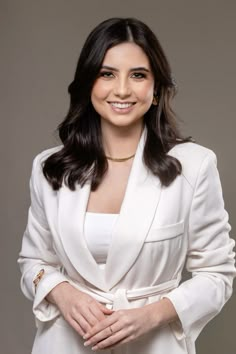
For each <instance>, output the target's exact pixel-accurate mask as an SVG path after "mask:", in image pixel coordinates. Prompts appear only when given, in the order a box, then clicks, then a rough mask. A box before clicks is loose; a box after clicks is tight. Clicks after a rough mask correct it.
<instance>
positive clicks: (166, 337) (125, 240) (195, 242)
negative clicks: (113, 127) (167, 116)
mask: <svg viewBox="0 0 236 354" xmlns="http://www.w3.org/2000/svg"><path fill="white" fill-rule="evenodd" d="M144 142H145V133H143V135H142V137H141V139H140V142H139V145H138V148H137V152H136V155H135V158H134V161H133V166H132V169H131V173H130V177H129V180H128V185H127V189H126V193H125V197H124V200H123V203H122V207H121V211H120V215H119V218H118V222H117V224H116V227H115V229H114V232H113V237H112V243H111V246H110V249H109V253H108V258H107V263H106V267H105V270H104V269H101V268H100V267H99V266H98V265H97V263H96V262H95V260H94V258H93V257H92V255H91V253H90V252H89V250H88V248H87V245H86V241H85V238H84V235H83V224H84V217H85V212H86V207H87V202H88V198H89V193H90V184H89V183H87V184H86V185H85V186H84V187H83V188H81V187H80V186H77V187H76V190H75V191H71V190H70V189H69V188H68V187H66V186H65V185H64V184H63V186H62V188H61V189H60V190H59V191H53V190H52V188H51V187H50V185H49V184H48V182H47V181H46V179H45V178H44V176H43V174H42V169H41V163H42V161H44V160H45V159H46V158H47V157H48V156H49V155H50V154H52V153H54V152H55V151H57V150H58V149H60V148H61V147H57V148H53V149H49V150H46V151H44V152H42V153H41V154H39V155H38V156H37V157H36V158H35V160H34V164H33V170H32V176H31V181H30V189H31V207H30V209H29V218H28V225H27V228H26V231H25V233H24V236H23V242H22V249H21V252H20V257H19V260H18V262H19V265H20V268H21V272H22V280H21V288H22V291H23V293H24V294H25V296H26V297H27V298H29V299H31V300H33V312H34V315H35V317H36V322H37V327H38V329H37V334H36V338H35V342H34V347H33V351H32V353H33V354H88V353H93V351H92V350H91V349H90V348H85V347H84V346H83V342H84V341H83V339H82V338H80V336H79V335H78V334H77V333H76V332H75V331H74V330H73V329H72V328H71V327H70V326H69V324H67V323H66V321H65V320H64V319H63V318H62V317H61V316H60V313H59V310H58V309H57V307H56V306H55V305H53V304H49V303H48V302H47V301H46V300H45V296H46V295H47V294H48V293H49V292H50V290H51V289H52V288H53V287H55V286H56V285H57V284H59V283H60V282H62V281H64V280H68V281H69V282H70V283H71V284H73V285H74V286H75V287H77V288H79V289H81V290H83V291H85V292H87V293H88V294H90V295H91V296H93V297H94V298H96V299H97V300H98V301H100V302H102V303H104V304H106V306H108V307H110V308H114V309H119V308H134V307H140V306H144V305H145V304H148V303H151V302H154V301H158V300H159V299H160V298H162V297H168V298H169V299H170V300H171V301H172V303H173V304H174V306H175V309H176V311H177V313H178V316H179V319H180V320H179V321H177V322H174V323H172V324H170V325H168V326H166V327H165V328H161V329H157V330H156V331H152V332H150V333H149V334H147V335H145V336H144V337H142V338H141V339H140V340H138V341H136V342H132V343H130V344H127V345H124V346H122V347H120V348H117V349H115V350H113V351H112V353H115V354H118V353H122V354H124V353H125V354H134V353H135V354H144V353H145V354H163V353H168V354H194V353H195V344H194V342H195V340H196V338H197V337H198V335H199V333H200V332H201V330H202V329H203V327H204V326H205V325H206V324H207V322H209V321H210V320H211V319H212V318H213V317H214V316H215V315H217V314H218V313H219V311H220V310H221V308H222V306H223V305H224V303H225V302H226V301H227V300H228V299H229V297H230V295H231V293H232V280H233V277H234V276H235V274H236V272H235V267H234V252H233V247H234V241H233V240H232V239H230V238H229V231H230V226H229V224H228V214H227V212H226V211H225V210H224V202H223V198H222V191H221V184H220V179H219V175H218V172H217V168H216V158H215V155H214V153H213V152H212V151H211V150H209V149H206V148H204V147H202V146H199V145H197V144H194V143H184V144H180V145H177V146H175V147H174V148H173V149H172V150H171V151H170V152H169V154H170V155H172V156H175V157H176V158H178V159H179V161H180V162H181V164H182V167H183V171H182V174H181V175H180V176H178V177H177V178H176V179H175V181H174V182H173V183H172V184H171V185H170V186H169V187H163V186H161V183H160V180H159V179H158V178H157V177H155V176H154V175H153V174H152V173H151V172H150V171H148V170H147V168H146V167H145V165H144V163H143V161H142V154H143V147H144ZM185 265H186V268H187V270H188V271H189V272H191V273H192V278H191V279H189V280H187V281H183V282H181V274H182V271H183V268H184V266H185ZM41 269H44V270H45V274H44V276H43V278H42V279H41V281H40V282H39V284H38V286H37V291H36V293H35V289H34V284H33V279H34V278H35V276H36V275H37V273H38V272H39V271H40V270H41ZM106 353H111V351H109V350H107V351H106Z"/></svg>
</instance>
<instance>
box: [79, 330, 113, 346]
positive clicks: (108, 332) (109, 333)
mask: <svg viewBox="0 0 236 354" xmlns="http://www.w3.org/2000/svg"><path fill="white" fill-rule="evenodd" d="M112 335H113V332H112V330H111V327H110V326H109V327H106V328H105V329H103V330H101V331H100V332H98V333H97V334H95V335H94V336H92V337H91V338H89V339H88V340H87V341H86V342H85V343H84V345H85V347H87V346H88V345H95V344H96V343H98V342H101V341H103V340H104V339H106V338H108V337H110V336H112ZM83 338H84V337H83Z"/></svg>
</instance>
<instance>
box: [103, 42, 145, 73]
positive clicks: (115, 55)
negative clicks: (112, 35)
mask: <svg viewBox="0 0 236 354" xmlns="http://www.w3.org/2000/svg"><path fill="white" fill-rule="evenodd" d="M103 65H110V66H112V65H114V66H116V67H119V66H132V67H139V66H146V67H148V68H150V63H149V59H148V57H147V55H146V53H145V52H144V51H143V49H142V48H141V47H140V46H138V45H137V44H135V43H130V42H125V43H121V44H118V45H116V46H114V47H112V48H110V49H108V51H107V52H106V55H105V57H104V60H103Z"/></svg>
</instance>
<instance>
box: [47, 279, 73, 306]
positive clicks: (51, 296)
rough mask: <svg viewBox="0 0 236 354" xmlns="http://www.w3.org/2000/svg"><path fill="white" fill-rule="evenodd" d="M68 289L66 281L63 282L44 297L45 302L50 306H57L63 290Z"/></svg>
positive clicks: (68, 285)
mask: <svg viewBox="0 0 236 354" xmlns="http://www.w3.org/2000/svg"><path fill="white" fill-rule="evenodd" d="M68 287H69V288H70V287H71V285H70V284H69V283H68V281H63V282H61V283H59V284H57V285H56V286H55V287H54V288H53V289H52V290H51V291H50V292H49V293H48V295H47V296H46V300H47V301H48V302H50V303H51V304H54V305H57V303H58V301H59V299H60V297H61V295H62V294H63V292H64V290H66V289H68Z"/></svg>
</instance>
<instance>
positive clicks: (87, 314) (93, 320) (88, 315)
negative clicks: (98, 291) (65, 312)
mask: <svg viewBox="0 0 236 354" xmlns="http://www.w3.org/2000/svg"><path fill="white" fill-rule="evenodd" d="M82 315H83V317H84V318H85V319H86V321H87V322H88V324H89V325H90V328H91V327H93V326H95V325H96V324H97V323H98V321H99V319H98V318H97V317H96V316H95V315H94V314H93V310H92V308H89V309H86V311H85V310H84V311H82ZM104 317H105V316H104Z"/></svg>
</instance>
